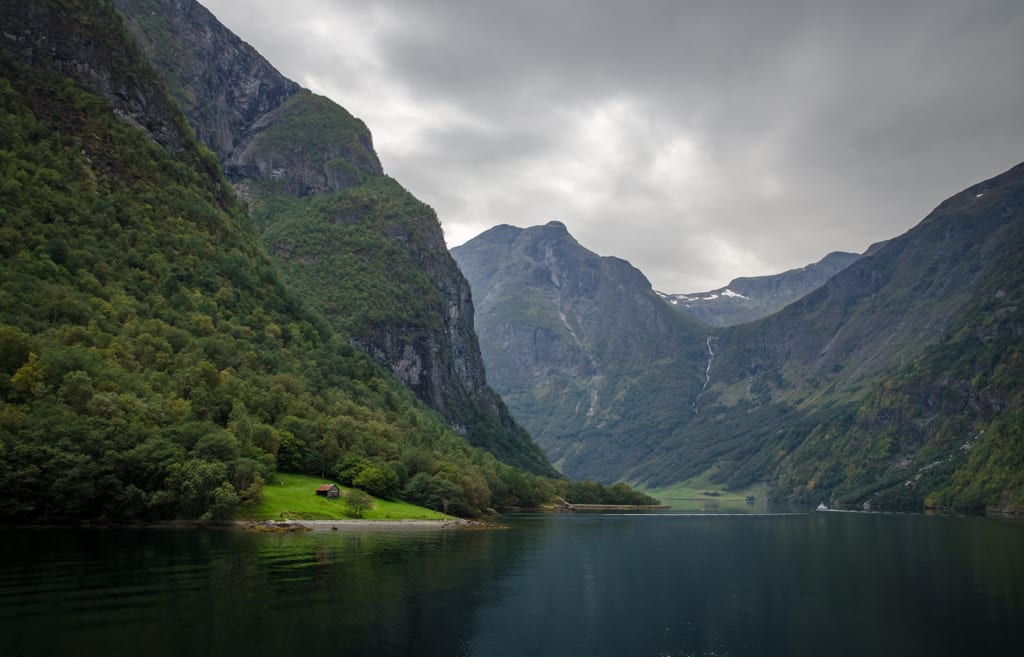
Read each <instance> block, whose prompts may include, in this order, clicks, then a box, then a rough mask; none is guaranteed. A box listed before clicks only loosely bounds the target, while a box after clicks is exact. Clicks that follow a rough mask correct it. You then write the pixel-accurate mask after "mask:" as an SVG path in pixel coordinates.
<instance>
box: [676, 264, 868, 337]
mask: <svg viewBox="0 0 1024 657" xmlns="http://www.w3.org/2000/svg"><path fill="white" fill-rule="evenodd" d="M859 257H860V256H859V255H858V254H856V253H846V252H843V251H833V252H832V253H829V254H828V255H826V256H825V257H824V258H822V259H821V260H819V261H818V262H815V263H811V264H809V265H806V266H804V267H800V268H798V269H790V270H788V271H785V272H782V273H780V274H772V275H767V276H743V277H740V278H734V279H733V280H732V281H730V282H729V284H728V285H726V286H724V287H720V288H717V289H714V290H708V291H707V292H690V293H687V294H669V293H663V292H659V293H658V294H659V295H660V296H661V297H662V298H663V299H665V301H667V302H668V303H670V304H672V306H673V307H674V308H676V309H678V310H679V311H680V312H682V313H686V314H688V315H690V316H691V317H694V318H696V319H699V320H701V321H702V322H705V323H707V324H710V325H712V326H718V327H723V326H735V325H736V324H744V323H746V322H751V321H754V320H755V319H760V318H761V317H765V316H767V315H770V314H772V313H775V312H778V311H779V310H781V309H783V308H784V307H786V306H787V305H789V304H790V303H792V302H794V301H796V300H797V299H800V298H801V297H804V296H806V295H807V294H809V293H810V292H812V291H814V290H816V289H817V288H819V287H821V286H822V285H823V284H824V283H825V281H827V280H828V279H829V278H831V277H832V276H834V275H835V274H837V273H838V272H840V271H842V270H843V269H845V268H846V267H848V266H850V264H851V263H853V262H854V261H855V260H857V258H859Z"/></svg>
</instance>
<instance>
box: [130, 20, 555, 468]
mask: <svg viewBox="0 0 1024 657" xmlns="http://www.w3.org/2000/svg"><path fill="white" fill-rule="evenodd" d="M116 4H117V6H118V8H119V10H120V11H121V12H122V13H123V14H124V16H125V17H126V19H127V21H128V23H129V25H130V26H131V32H132V34H133V35H134V36H135V38H136V39H137V41H138V42H139V44H140V47H141V48H142V49H143V50H144V51H145V52H146V54H147V55H148V57H149V58H150V60H151V61H152V62H153V64H154V66H156V67H157V69H158V70H159V71H160V72H161V73H162V74H163V76H164V77H165V79H166V80H167V84H168V87H169V88H170V89H171V91H172V93H173V94H174V97H175V99H176V100H178V102H179V103H180V104H181V106H182V107H183V108H184V111H185V114H186V116H187V117H188V119H189V121H190V123H191V124H192V125H193V126H194V127H195V130H196V133H197V135H198V136H199V137H200V138H201V139H202V140H204V142H205V143H206V145H207V146H208V147H210V148H211V149H212V150H214V151H215V152H216V154H217V155H218V156H219V158H220V160H221V162H222V163H223V165H224V167H225V170H226V172H227V174H228V177H229V179H230V180H231V182H232V183H233V185H234V186H235V188H236V189H237V190H238V191H239V193H240V194H242V195H243V197H245V198H246V199H247V200H248V201H249V203H250V206H251V209H252V215H253V217H254V218H255V220H256V222H257V225H258V226H259V228H260V230H261V236H262V240H263V244H264V245H265V247H266V248H267V250H268V252H269V253H270V254H271V257H272V258H274V260H275V262H276V263H277V264H278V265H279V267H280V270H281V272H282V274H283V276H284V279H285V281H286V283H287V284H288V285H289V286H290V287H292V288H293V289H295V290H296V291H297V292H298V293H299V294H301V296H302V297H303V298H304V299H305V300H306V301H307V302H308V303H309V304H310V305H311V306H312V307H313V308H315V309H316V310H317V311H318V312H319V313H320V314H322V316H323V317H324V318H325V319H326V320H327V321H328V322H329V323H330V324H331V325H332V326H333V327H334V328H335V329H337V330H340V331H342V332H343V333H345V334H346V335H348V336H349V337H350V339H351V340H352V342H353V343H354V344H355V345H357V346H358V347H359V348H361V349H362V350H363V351H365V352H366V353H368V354H370V355H371V356H373V357H374V358H375V359H376V360H378V362H380V363H382V364H384V365H385V366H386V367H388V369H390V370H391V371H392V372H393V373H394V374H395V375H396V376H398V377H399V378H400V379H401V380H402V381H404V382H405V383H406V384H407V385H408V386H409V387H410V388H411V389H412V390H413V391H414V392H415V393H416V395H417V396H418V397H419V398H420V399H422V400H423V401H425V402H426V403H427V404H429V405H430V406H431V407H432V408H434V409H435V410H437V411H438V412H440V413H441V414H442V415H443V416H444V417H445V418H447V419H448V421H449V422H450V423H451V426H452V427H453V428H454V429H455V430H456V431H458V432H460V433H462V434H464V435H466V437H467V438H468V439H469V440H470V442H471V443H472V444H474V445H478V446H481V447H484V448H486V449H488V450H490V451H492V452H493V453H494V454H496V455H497V456H498V457H499V458H501V459H502V460H504V461H506V462H508V463H512V464H515V465H519V466H522V467H525V468H528V469H530V470H532V471H534V472H538V473H544V474H553V472H554V471H553V470H552V469H551V467H550V465H549V464H548V463H547V461H546V459H545V458H544V455H543V453H542V452H541V451H540V449H539V448H538V447H537V445H536V444H535V443H534V442H533V441H532V440H531V439H530V437H529V435H528V434H527V433H526V432H525V431H524V430H523V429H522V427H520V426H519V425H518V424H516V422H515V420H513V418H512V416H511V415H510V414H509V412H508V410H507V409H506V407H505V406H504V404H503V402H502V401H501V399H500V398H499V397H498V396H497V395H496V394H495V393H494V392H493V391H492V390H491V389H490V388H489V387H488V386H487V384H486V381H485V378H484V367H483V360H482V358H481V356H480V350H479V345H478V343H477V339H476V334H475V332H474V329H473V306H472V301H471V298H470V292H469V285H468V283H467V282H466V281H465V279H464V277H463V276H462V274H461V272H459V270H458V267H457V266H456V265H455V263H454V261H453V260H452V259H451V257H450V255H449V254H448V252H447V249H446V248H445V245H444V240H443V235H442V232H441V227H440V223H439V222H438V220H437V217H436V215H435V214H434V212H433V210H431V209H430V208H429V207H428V206H426V205H424V204H423V203H421V202H419V201H418V200H417V199H415V198H414V197H413V196H412V195H411V194H409V193H408V192H407V191H406V190H404V189H403V188H402V187H401V186H400V185H399V184H398V183H397V182H395V181H394V180H392V179H390V178H388V177H386V176H385V175H384V174H383V170H382V168H381V165H380V162H379V159H378V157H377V154H376V152H375V151H374V149H373V144H372V139H371V136H370V132H369V130H368V129H367V128H366V126H365V125H364V124H363V123H362V121H360V120H358V119H356V118H355V117H353V116H352V115H351V114H349V113H348V112H347V111H346V110H345V109H344V108H342V107H339V106H338V105H336V104H335V103H333V102H332V101H330V100H328V99H326V98H323V97H320V96H317V95H315V94H313V93H311V92H309V91H307V90H303V89H300V88H299V87H298V85H296V84H295V83H293V82H291V81H289V80H287V79H285V78H284V77H283V76H281V74H280V73H278V72H277V71H276V70H274V69H273V67H272V66H270V64H268V63H267V62H266V60H265V59H264V58H263V57H261V56H260V55H259V54H258V53H257V52H256V51H255V50H253V49H252V48H251V47H250V46H248V45H247V44H245V43H244V42H242V41H241V40H240V39H239V38H238V37H237V36H235V35H234V34H232V33H231V32H230V31H228V30H227V29H226V28H225V27H224V26H223V25H221V24H220V23H219V22H218V21H217V20H216V18H214V17H213V15H212V14H210V13H209V12H208V11H207V10H206V9H204V8H203V7H201V6H200V5H198V4H197V3H196V2H194V1H193V0H117V1H116Z"/></svg>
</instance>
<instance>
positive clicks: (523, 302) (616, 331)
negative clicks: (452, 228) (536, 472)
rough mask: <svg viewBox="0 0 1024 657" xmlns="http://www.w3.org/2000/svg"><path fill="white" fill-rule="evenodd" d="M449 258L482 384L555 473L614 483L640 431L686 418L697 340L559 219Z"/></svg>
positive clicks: (636, 276)
mask: <svg viewBox="0 0 1024 657" xmlns="http://www.w3.org/2000/svg"><path fill="white" fill-rule="evenodd" d="M452 252H453V255H454V256H455V258H456V260H457V261H458V263H459V265H460V266H461V267H462V269H463V271H464V272H465V273H466V276H467V277H468V278H469V280H470V281H471V283H472V286H473V290H474V295H475V298H476V302H477V308H478V315H477V326H478V330H479V334H480V336H481V338H480V343H481V349H482V351H483V353H484V358H485V360H486V362H487V366H488V371H489V374H490V379H491V381H492V383H493V385H494V386H495V388H496V389H497V390H498V391H499V392H500V393H501V395H502V396H503V397H504V398H505V400H506V401H507V402H508V404H509V406H510V408H511V409H512V411H513V413H514V414H515V415H516V417H518V418H520V420H521V421H522V422H523V423H524V424H525V425H526V426H527V428H528V429H529V430H530V431H531V433H533V435H534V436H535V437H536V438H537V440H538V442H540V444H541V446H542V447H544V449H545V450H546V452H547V453H548V455H549V457H550V458H551V459H552V461H553V462H555V463H556V465H558V466H559V467H560V468H561V469H562V471H563V472H565V473H566V474H569V475H570V476H574V477H575V476H589V477H603V478H608V479H614V478H617V477H619V476H622V474H623V472H624V470H612V469H611V468H610V467H609V466H610V465H611V464H610V463H609V459H613V460H615V461H617V463H615V465H616V466H618V467H622V466H624V465H625V464H627V463H628V462H629V461H630V460H632V459H633V458H635V456H634V455H636V454H640V453H642V450H641V449H639V445H638V443H637V441H639V440H642V436H640V435H638V433H639V432H640V431H642V430H643V427H644V425H645V424H646V425H647V426H649V427H654V426H658V425H659V424H661V422H662V420H664V419H665V418H666V417H670V416H671V417H674V419H669V422H676V423H678V422H679V421H680V419H679V418H680V417H682V418H683V419H685V417H686V414H687V413H689V412H692V411H691V410H690V408H691V405H692V403H693V402H694V400H695V399H696V397H697V396H698V395H699V392H700V390H701V387H702V386H703V382H704V378H703V372H704V362H705V360H706V355H707V345H706V336H705V334H704V333H703V331H702V330H701V329H700V328H699V327H697V326H696V325H695V324H694V323H693V322H692V321H691V320H688V319H687V318H685V317H683V316H682V315H679V314H677V313H675V312H674V311H673V310H672V309H671V308H669V307H668V306H667V305H665V304H664V303H662V302H661V301H660V300H659V299H658V297H657V296H656V295H655V293H654V292H653V291H652V290H651V285H650V283H649V282H648V281H647V279H646V278H645V277H644V275H643V274H642V273H640V272H639V271H638V270H637V269H635V268H634V267H632V266H631V265H630V264H629V263H628V262H626V261H624V260H620V259H618V258H607V257H600V256H598V255H596V254H594V253H592V252H590V251H588V250H587V249H585V248H583V247H582V246H580V245H579V243H577V242H576V240H574V239H573V238H572V236H571V235H569V233H568V231H567V230H566V228H565V226H564V225H563V224H561V223H559V222H551V223H549V224H547V225H545V226H536V227H533V228H527V229H519V228H514V227H512V226H498V227H497V228H493V229H491V230H489V231H487V232H485V233H483V234H482V235H480V236H478V237H476V238H474V239H473V240H470V241H469V242H468V243H466V244H465V245H463V246H460V247H456V248H455V249H453V250H452ZM669 362H671V363H673V366H666V364H667V363H669ZM666 412H667V413H666ZM639 418H644V419H643V420H642V421H640V422H637V419H639ZM662 428H664V425H662ZM629 451H632V452H633V455H625V454H624V452H629Z"/></svg>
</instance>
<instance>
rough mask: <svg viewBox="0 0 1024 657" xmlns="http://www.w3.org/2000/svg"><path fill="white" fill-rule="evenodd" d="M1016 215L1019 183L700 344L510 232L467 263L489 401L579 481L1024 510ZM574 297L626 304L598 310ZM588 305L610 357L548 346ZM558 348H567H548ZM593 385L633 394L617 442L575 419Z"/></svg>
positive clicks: (611, 404) (985, 187) (606, 281)
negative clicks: (691, 483) (697, 481)
mask: <svg viewBox="0 0 1024 657" xmlns="http://www.w3.org/2000/svg"><path fill="white" fill-rule="evenodd" d="M1022 201H1024V165H1021V166H1017V167H1014V168H1013V169H1011V170H1010V171H1007V172H1005V173H1004V174H1001V175H999V176H996V177H995V178H992V179H991V180H987V181H984V182H982V183H979V184H977V185H974V186H972V187H970V188H968V189H967V190H965V191H963V192H961V193H959V194H957V195H955V196H953V197H952V198H950V199H949V200H947V201H945V202H944V203H942V204H941V205H940V206H939V207H938V208H936V210H935V211H934V212H932V213H931V214H930V215H929V216H928V217H927V218H925V219H924V220H923V221H922V222H921V223H920V224H919V225H918V226H916V227H915V228H913V229H912V230H910V231H908V232H907V233H906V234H904V235H901V236H899V237H896V238H894V239H892V240H889V241H887V242H884V243H881V244H878V245H876V246H874V247H872V249H870V250H869V252H868V253H866V254H865V255H864V256H862V257H861V258H859V259H858V260H857V261H856V262H854V263H853V264H851V265H850V266H849V267H847V268H846V269H844V270H843V271H840V272H839V273H837V274H836V275H835V276H833V277H832V278H831V279H830V280H829V281H828V282H827V283H825V284H824V285H823V286H821V287H820V288H819V289H817V290H816V291H814V292H812V293H810V294H808V295H806V296H805V297H803V298H801V299H799V300H797V301H795V302H793V303H791V304H790V305H788V306H787V307H785V308H784V309H783V310H781V311H780V312H778V313H776V314H774V315H771V316H768V317H765V318H763V319H761V320H758V321H754V322H750V323H747V324H743V325H738V326H733V327H729V328H719V329H711V328H708V329H706V332H705V331H701V330H699V329H697V328H696V327H695V325H692V324H689V325H686V326H684V327H681V328H677V329H676V332H674V333H669V334H666V333H665V332H664V330H663V329H662V325H661V324H658V323H657V322H655V323H652V322H651V321H650V319H649V317H648V311H647V310H644V309H642V304H641V305H640V306H637V305H634V304H636V303H637V300H643V299H646V298H649V294H650V293H649V291H648V290H646V289H645V288H644V287H643V286H629V285H625V284H621V283H616V282H615V281H616V280H617V279H616V278H615V276H614V275H612V274H611V273H610V272H609V271H607V270H606V269H605V268H602V267H600V266H597V265H594V266H591V267H590V268H589V269H584V268H582V267H575V268H573V267H567V266H566V265H564V264H562V263H563V262H564V260H565V256H564V255H562V254H563V253H564V252H565V251H567V250H568V248H567V247H559V246H558V245H560V244H571V245H574V248H576V249H579V250H580V251H583V252H585V250H583V249H582V247H579V246H578V245H575V243H574V242H571V238H567V236H564V235H561V234H560V233H562V232H563V231H562V230H560V228H559V227H552V226H550V225H549V226H548V227H544V228H532V229H527V230H526V231H520V230H519V229H514V228H510V227H498V228H496V229H493V230H492V231H488V232H487V233H484V234H483V235H481V236H480V237H478V238H476V239H475V240H473V241H471V242H470V243H468V244H467V245H466V246H465V247H460V248H459V249H456V257H457V259H458V260H459V261H460V263H461V264H462V265H463V267H464V270H465V272H466V274H467V276H468V277H469V278H470V280H471V281H472V283H473V286H474V290H475V291H476V294H477V302H478V305H479V308H480V316H481V319H480V322H479V327H480V331H481V344H482V345H483V348H484V354H485V357H486V358H487V359H488V363H489V366H490V367H491V368H492V370H491V371H492V380H493V381H494V385H495V386H496V387H497V388H498V389H499V390H501V391H502V392H503V393H505V394H507V395H508V400H509V404H510V406H511V407H512V408H513V409H514V410H515V411H516V412H517V413H519V412H522V413H523V415H522V417H523V418H524V422H525V423H526V424H527V426H529V427H530V428H531V429H533V430H535V431H537V434H538V436H541V441H542V444H543V445H544V447H545V448H546V449H548V450H550V453H551V455H552V457H553V458H557V459H559V462H560V463H562V465H563V467H566V464H567V463H569V461H568V460H567V459H566V458H565V456H564V451H559V450H564V447H562V446H563V445H570V444H571V445H572V447H573V450H574V454H575V460H574V461H572V464H573V465H572V468H573V469H572V470H570V471H571V472H572V473H573V474H574V476H593V477H598V478H602V479H606V480H612V479H626V480H629V481H634V482H642V483H645V484H647V485H650V486H653V487H658V486H662V485H669V484H672V483H675V482H679V481H683V480H687V479H691V478H697V477H700V478H701V479H702V480H703V479H704V478H709V479H710V480H711V481H712V482H717V483H720V484H723V485H725V486H728V487H734V488H741V487H745V486H749V485H752V484H758V483H763V484H767V485H768V486H769V487H770V489H771V491H772V493H771V494H772V496H773V497H775V498H776V499H795V500H801V501H815V502H817V501H820V500H821V499H832V500H833V501H836V502H843V503H847V504H857V505H860V504H863V503H865V502H867V503H871V504H874V505H876V506H882V507H887V508H908V507H909V508H920V507H921V506H922V505H924V504H926V503H927V504H930V505H938V506H956V507H962V508H977V507H986V506H987V507H992V508H1000V509H1010V510H1016V511H1021V510H1024V487H1022V486H1024V483H1022V481H1024V434H1022V432H1021V426H1022V419H1021V418H1022V409H1024V406H1022V404H1024V401H1022V384H1021V381H1022V380H1024V379H1021V377H1020V374H1021V369H1022V355H1021V351H1022V344H1024V318H1022V312H1024V311H1022V305H1021V295H1022V285H1021V284H1022V283H1024V274H1022V273H1021V272H1024V262H1022V258H1024V215H1022ZM527 236H530V237H531V238H533V239H532V241H531V240H528V239H526V237H527ZM542 237H543V238H544V239H541V238H542ZM520 240H521V241H522V243H523V245H522V246H521V245H520ZM526 245H528V248H527V246H526ZM560 248H561V250H560ZM591 258H592V259H593V260H596V256H593V255H592V254H591ZM551 263H558V264H559V267H557V268H554V267H552V264H551ZM549 271H551V272H554V274H550V273H548V272H549ZM582 272H586V273H585V274H584V273H582ZM637 276H639V273H637ZM577 280H586V281H589V285H590V287H591V288H593V289H609V288H611V287H613V286H615V287H617V289H618V290H619V291H620V296H619V297H614V296H610V295H590V296H587V295H585V294H582V293H580V292H579V288H580V286H579V285H576V284H574V282H575V281H577ZM549 281H558V282H559V286H556V285H555V284H554V283H553V282H549ZM567 281H568V283H567ZM645 295H646V296H645ZM583 299H586V300H587V304H588V305H587V313H588V314H587V316H588V317H592V318H599V320H598V323H599V324H600V326H601V329H600V330H596V329H593V328H591V329H590V331H591V332H590V333H584V335H587V336H591V335H599V336H600V337H598V338H597V339H596V340H595V341H594V344H599V345H615V346H614V348H611V349H606V350H601V349H600V348H594V347H591V348H590V350H589V351H585V350H583V349H578V350H576V351H572V350H570V349H568V348H567V347H565V346H564V345H565V344H572V342H571V341H570V340H568V339H565V338H563V340H562V341H561V342H556V341H553V340H550V339H545V340H539V339H538V338H540V337H546V336H547V335H548V334H549V333H554V332H555V331H554V330H553V329H552V327H556V326H558V324H559V322H561V321H563V320H562V315H563V314H564V315H565V316H566V317H567V318H568V317H571V316H572V315H570V314H567V313H565V311H564V310H563V309H564V308H575V307H577V306H579V305H580V304H582V303H583ZM655 314H656V313H655ZM665 325H668V326H673V325H672V324H671V322H670V321H667V320H666V323H665ZM571 328H572V329H573V330H574V331H575V334H576V335H579V334H580V333H581V331H579V330H578V329H577V328H576V327H575V326H571ZM601 330H603V331H605V332H603V333H602V332H601ZM562 332H563V334H566V335H570V336H571V337H574V336H573V334H571V333H569V332H568V329H564V330H563V331H562ZM613 334H614V335H613ZM651 343H655V344H658V345H659V347H660V349H659V348H654V347H651ZM548 344H553V345H555V346H556V347H557V348H552V347H548V348H546V349H538V348H537V345H542V346H544V345H548ZM709 356H710V358H709ZM625 362H628V367H626V366H625V365H624V363H625ZM609 363H610V364H611V365H609ZM544 372H559V373H560V374H561V375H562V376H561V377H560V378H556V377H554V376H549V377H547V378H546V379H545V378H544V377H543V376H541V375H540V373H544ZM594 372H597V373H600V374H603V375H604V376H603V377H600V378H599V377H596V376H595V375H594V374H593V373H594ZM669 372H671V373H672V374H671V376H669V375H667V374H662V373H669ZM705 374H706V379H705V378H704V375H705ZM672 377H675V378H672ZM595 379H598V380H599V382H600V386H601V387H600V388H599V389H601V390H614V389H618V388H622V389H626V390H628V391H629V395H630V396H629V398H626V397H625V396H616V395H615V394H610V395H607V396H604V397H599V398H598V401H599V403H598V404H596V405H595V408H596V409H597V410H595V415H596V416H598V417H599V416H600V413H601V411H602V410H604V411H606V412H614V415H615V420H616V422H615V423H614V424H612V425H611V426H612V427H613V428H614V432H615V437H614V438H613V439H612V438H610V436H609V432H608V431H607V430H604V428H603V427H594V426H593V425H594V423H593V422H592V421H591V420H590V419H589V418H587V417H585V416H583V415H581V414H579V413H576V414H575V415H574V414H573V413H571V412H567V410H566V409H567V407H569V404H565V403H562V397H569V395H568V393H567V392H566V391H576V396H575V397H570V401H580V400H581V397H583V396H582V395H581V394H580V391H581V390H585V389H586V387H587V386H588V385H589V386H594V385H595V384H594V380H595ZM705 383H706V386H705ZM581 408H590V407H589V406H586V405H581ZM550 425H553V426H555V427H556V428H557V430H558V434H557V435H558V440H557V441H552V440H551V439H550V436H551V435H552V433H551V430H550V429H549V428H548V427H549V426H550ZM584 454H590V455H589V456H586V457H583V456H580V455H584ZM567 469H568V468H567Z"/></svg>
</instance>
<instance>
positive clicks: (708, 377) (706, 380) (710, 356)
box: [693, 335, 715, 415]
mask: <svg viewBox="0 0 1024 657" xmlns="http://www.w3.org/2000/svg"><path fill="white" fill-rule="evenodd" d="M704 344H705V345H706V346H707V349H708V364H707V366H706V367H705V368H704V385H703V386H701V388H700V393H699V394H698V395H697V398H696V399H694V400H693V413H694V415H696V414H697V413H699V412H700V409H699V408H698V405H699V404H700V398H701V397H703V396H704V391H705V390H707V389H708V384H709V383H711V362H712V361H713V360H715V351H714V349H712V348H711V336H710V335H709V336H707V340H706V341H705V343H704Z"/></svg>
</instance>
